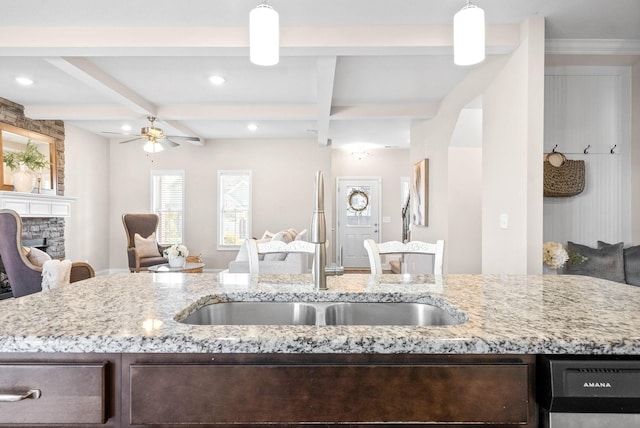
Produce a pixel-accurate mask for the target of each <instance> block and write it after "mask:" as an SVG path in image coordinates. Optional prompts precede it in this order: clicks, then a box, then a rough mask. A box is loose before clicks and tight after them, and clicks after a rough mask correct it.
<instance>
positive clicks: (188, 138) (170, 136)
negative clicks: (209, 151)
mask: <svg viewBox="0 0 640 428" xmlns="http://www.w3.org/2000/svg"><path fill="white" fill-rule="evenodd" d="M164 137H165V138H174V139H180V140H184V141H200V138H198V137H183V136H182V135H165V136H164Z"/></svg>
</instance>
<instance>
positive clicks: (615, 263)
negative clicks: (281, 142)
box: [565, 241, 624, 282]
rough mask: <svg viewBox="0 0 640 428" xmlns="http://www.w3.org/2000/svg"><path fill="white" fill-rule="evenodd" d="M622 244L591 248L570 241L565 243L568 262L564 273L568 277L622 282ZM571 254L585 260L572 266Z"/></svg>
mask: <svg viewBox="0 0 640 428" xmlns="http://www.w3.org/2000/svg"><path fill="white" fill-rule="evenodd" d="M622 246H623V243H622V242H618V243H617V244H612V245H602V246H601V247H600V248H591V247H588V246H586V245H580V244H575V243H573V242H571V241H569V242H568V243H567V250H568V252H569V262H568V263H567V269H566V272H565V273H567V274H569V275H586V276H593V277H596V278H602V279H608V280H609V281H615V282H624V257H623V250H622ZM573 253H577V254H580V255H581V256H583V257H586V258H587V260H586V261H584V262H582V263H578V264H573V263H571V255H572V254H573Z"/></svg>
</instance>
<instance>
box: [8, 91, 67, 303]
mask: <svg viewBox="0 0 640 428" xmlns="http://www.w3.org/2000/svg"><path fill="white" fill-rule="evenodd" d="M0 122H3V123H8V124H9V125H13V126H16V127H18V128H22V129H26V130H29V131H32V132H37V133H39V134H43V135H47V136H49V137H52V138H53V139H54V140H55V145H56V167H57V171H56V172H57V182H56V194H58V195H60V196H63V195H64V166H65V161H64V122H63V121H61V120H33V119H29V118H28V117H25V115H24V106H22V105H20V104H17V103H14V102H12V101H9V100H7V99H5V98H2V97H0ZM35 238H47V244H48V245H49V247H47V253H48V254H49V255H50V256H51V257H53V258H57V259H64V257H65V248H64V219H63V218H23V219H22V239H35ZM7 287H8V284H7V278H6V275H5V273H4V267H3V266H2V261H1V260H0V294H2V292H3V291H5V290H6V289H7Z"/></svg>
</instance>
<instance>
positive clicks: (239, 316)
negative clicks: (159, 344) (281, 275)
mask: <svg viewBox="0 0 640 428" xmlns="http://www.w3.org/2000/svg"><path fill="white" fill-rule="evenodd" d="M182 322H183V323H185V324H197V325H315V324H316V310H315V308H314V307H313V306H311V305H309V304H306V303H299V302H228V303H214V304H211V305H207V306H203V307H201V308H200V309H198V310H196V311H195V312H194V313H192V314H191V315H189V316H188V317H187V318H185V319H184V320H183V321H182Z"/></svg>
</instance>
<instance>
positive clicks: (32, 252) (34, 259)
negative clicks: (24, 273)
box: [27, 247, 51, 267]
mask: <svg viewBox="0 0 640 428" xmlns="http://www.w3.org/2000/svg"><path fill="white" fill-rule="evenodd" d="M27 258H28V259H29V261H30V262H31V263H32V264H34V265H36V266H39V267H42V265H43V264H44V262H46V261H47V260H51V256H50V255H49V254H47V253H45V252H44V251H42V250H39V249H37V248H35V247H31V248H30V249H29V253H28V254H27Z"/></svg>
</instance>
